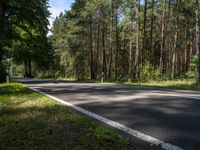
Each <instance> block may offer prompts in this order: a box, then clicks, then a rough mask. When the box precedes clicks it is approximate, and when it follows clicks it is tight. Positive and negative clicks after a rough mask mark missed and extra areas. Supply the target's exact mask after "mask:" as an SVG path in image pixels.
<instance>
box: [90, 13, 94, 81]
mask: <svg viewBox="0 0 200 150" xmlns="http://www.w3.org/2000/svg"><path fill="white" fill-rule="evenodd" d="M92 31H93V30H92V16H90V78H91V79H94V59H93V32H92Z"/></svg>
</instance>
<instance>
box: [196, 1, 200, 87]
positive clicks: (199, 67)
mask: <svg viewBox="0 0 200 150" xmlns="http://www.w3.org/2000/svg"><path fill="white" fill-rule="evenodd" d="M195 13H196V51H197V72H196V81H197V83H198V84H200V49H199V38H200V37H199V36H200V34H199V0H196V11H195Z"/></svg>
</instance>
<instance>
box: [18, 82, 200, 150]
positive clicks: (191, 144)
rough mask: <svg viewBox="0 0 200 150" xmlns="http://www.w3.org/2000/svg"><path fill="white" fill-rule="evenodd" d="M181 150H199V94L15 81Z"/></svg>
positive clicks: (115, 86)
mask: <svg viewBox="0 0 200 150" xmlns="http://www.w3.org/2000/svg"><path fill="white" fill-rule="evenodd" d="M15 81H18V82H23V83H24V84H25V85H27V86H29V87H31V88H34V89H37V90H39V91H42V92H45V93H47V94H49V95H52V96H54V97H57V98H59V99H62V100H64V101H66V102H69V103H71V104H73V105H76V106H78V107H81V108H83V109H85V110H88V111H90V112H93V113H95V114H98V115H100V116H103V117H105V118H108V119H110V120H113V121H115V122H118V123H120V124H123V125H125V126H127V127H130V128H132V129H134V130H137V131H140V132H142V133H144V134H147V135H150V136H152V137H154V138H157V139H159V140H162V141H164V142H167V143H170V144H173V145H176V146H178V147H181V148H183V149H188V150H199V149H200V92H198V91H186V90H173V89H164V88H153V87H151V88H150V87H140V86H126V85H112V84H96V83H78V82H73V81H54V80H39V79H15Z"/></svg>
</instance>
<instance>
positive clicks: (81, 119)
mask: <svg viewBox="0 0 200 150" xmlns="http://www.w3.org/2000/svg"><path fill="white" fill-rule="evenodd" d="M0 110H1V116H0V120H1V121H0V133H1V136H0V143H1V144H0V149H15V150H23V149H30V150H31V149H33V150H35V149H37V150H38V149H41V150H47V149H48V150H51V149H76V150H78V149H88V150H90V149H92V150H95V149H98V150H99V149H109V150H112V149H113V150H123V149H134V150H140V149H141V148H140V147H138V146H135V145H134V144H133V143H130V142H127V141H128V139H126V140H125V139H124V138H122V137H121V136H120V135H119V134H118V133H116V132H115V131H111V129H107V128H106V127H102V126H100V125H97V123H96V122H94V121H93V120H91V119H89V118H87V117H85V116H81V115H78V114H76V113H74V112H73V111H72V110H70V109H69V108H67V107H65V106H61V105H59V104H57V103H56V102H54V101H53V100H50V99H49V98H47V97H45V96H43V95H41V94H38V93H36V92H33V91H32V90H29V89H28V88H26V87H23V86H22V85H21V84H17V83H11V84H0Z"/></svg>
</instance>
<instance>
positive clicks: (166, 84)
mask: <svg viewBox="0 0 200 150" xmlns="http://www.w3.org/2000/svg"><path fill="white" fill-rule="evenodd" d="M124 84H128V85H135V86H137V85H139V86H150V87H163V88H172V89H183V90H196V91H200V85H199V84H197V83H196V82H195V81H194V80H186V79H185V80H169V81H149V82H133V83H130V82H125V83H124Z"/></svg>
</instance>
